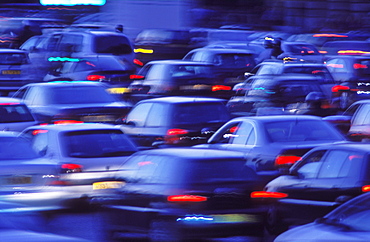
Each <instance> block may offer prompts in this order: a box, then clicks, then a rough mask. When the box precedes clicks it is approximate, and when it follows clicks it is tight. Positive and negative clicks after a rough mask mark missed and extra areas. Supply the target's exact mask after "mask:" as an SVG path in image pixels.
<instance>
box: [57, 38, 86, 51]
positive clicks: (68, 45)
mask: <svg viewBox="0 0 370 242" xmlns="http://www.w3.org/2000/svg"><path fill="white" fill-rule="evenodd" d="M82 40H83V37H82V36H81V35H68V34H66V35H63V37H62V39H61V40H60V43H59V47H58V49H59V50H60V51H65V52H80V51H81V50H82Z"/></svg>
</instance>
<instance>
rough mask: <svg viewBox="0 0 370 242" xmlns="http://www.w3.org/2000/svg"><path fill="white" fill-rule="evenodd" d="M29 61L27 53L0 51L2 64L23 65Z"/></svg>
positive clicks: (0, 62)
mask: <svg viewBox="0 0 370 242" xmlns="http://www.w3.org/2000/svg"><path fill="white" fill-rule="evenodd" d="M27 63H28V58H27V55H26V54H25V53H0V65H21V64H27ZM3 74H4V73H3ZM10 74H13V73H10Z"/></svg>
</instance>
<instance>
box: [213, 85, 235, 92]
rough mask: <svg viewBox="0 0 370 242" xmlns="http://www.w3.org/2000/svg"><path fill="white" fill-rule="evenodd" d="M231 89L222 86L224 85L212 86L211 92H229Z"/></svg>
mask: <svg viewBox="0 0 370 242" xmlns="http://www.w3.org/2000/svg"><path fill="white" fill-rule="evenodd" d="M230 90H231V87H230V86H224V85H215V86H212V92H217V91H230Z"/></svg>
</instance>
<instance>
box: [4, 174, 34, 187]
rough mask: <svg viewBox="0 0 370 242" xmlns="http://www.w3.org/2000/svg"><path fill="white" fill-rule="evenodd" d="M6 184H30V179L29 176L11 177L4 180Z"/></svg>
mask: <svg viewBox="0 0 370 242" xmlns="http://www.w3.org/2000/svg"><path fill="white" fill-rule="evenodd" d="M6 182H7V184H12V185H17V184H30V183H31V182H32V179H31V177H30V176H11V177H7V178H6Z"/></svg>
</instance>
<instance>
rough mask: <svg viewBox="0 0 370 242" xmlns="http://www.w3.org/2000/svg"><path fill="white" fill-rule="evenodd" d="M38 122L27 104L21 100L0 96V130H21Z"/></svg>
mask: <svg viewBox="0 0 370 242" xmlns="http://www.w3.org/2000/svg"><path fill="white" fill-rule="evenodd" d="M38 123H39V122H38V121H37V120H36V119H35V117H34V115H33V114H32V113H31V111H30V110H29V108H28V107H27V105H26V104H25V103H23V102H22V101H21V100H19V99H15V98H10V97H0V130H4V131H16V132H21V131H22V130H24V129H25V128H27V127H29V126H32V125H36V124H38Z"/></svg>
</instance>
